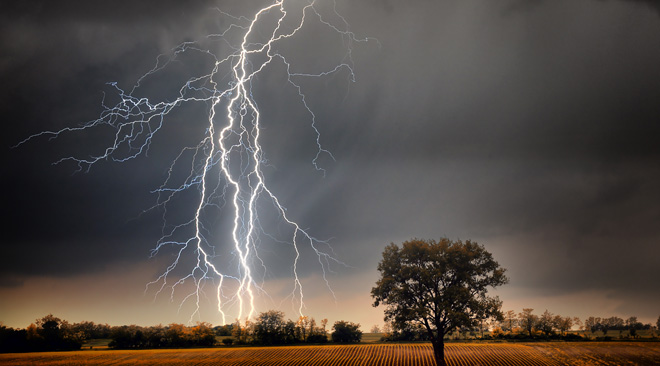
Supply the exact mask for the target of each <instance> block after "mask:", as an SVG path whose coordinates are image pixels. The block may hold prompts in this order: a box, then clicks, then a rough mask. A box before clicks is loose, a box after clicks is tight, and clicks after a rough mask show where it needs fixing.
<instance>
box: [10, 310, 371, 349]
mask: <svg viewBox="0 0 660 366" xmlns="http://www.w3.org/2000/svg"><path fill="white" fill-rule="evenodd" d="M327 322H328V321H327V319H323V320H322V321H321V325H320V326H319V325H317V323H316V321H315V320H314V318H308V317H306V316H301V317H300V318H299V319H298V320H297V321H295V322H294V321H293V320H286V321H285V320H284V313H282V312H280V311H275V310H270V311H267V312H264V313H261V314H260V315H259V316H258V317H257V318H256V319H255V320H254V321H247V322H246V323H245V324H241V323H239V322H236V323H234V324H228V325H222V326H216V327H212V326H211V324H209V323H206V322H198V323H197V324H195V325H194V326H185V325H183V324H176V323H174V324H169V325H166V326H163V325H156V326H150V327H142V326H138V325H123V326H110V325H108V324H94V323H93V322H87V321H86V322H81V323H74V324H71V323H69V322H67V321H66V320H61V319H60V318H57V317H55V316H53V315H52V314H49V315H47V316H45V317H43V318H40V319H37V320H36V322H35V323H33V324H30V326H28V328H27V329H13V328H8V327H5V326H3V325H0V352H34V351H66V350H76V349H80V348H81V347H82V344H83V343H84V341H86V340H88V339H100V338H106V339H107V338H109V339H111V341H110V343H109V344H108V346H109V347H110V348H115V349H143V348H144V349H146V348H185V347H210V346H213V345H215V344H216V340H217V338H216V337H221V338H223V340H222V343H223V344H225V345H231V344H255V345H274V344H299V343H317V344H318V343H326V342H328V331H327V330H326V326H327ZM359 327H360V324H356V323H352V322H347V321H338V322H335V324H334V325H333V332H332V333H331V338H332V341H333V342H337V343H351V342H359V341H360V340H361V338H362V332H361V331H360V330H359Z"/></svg>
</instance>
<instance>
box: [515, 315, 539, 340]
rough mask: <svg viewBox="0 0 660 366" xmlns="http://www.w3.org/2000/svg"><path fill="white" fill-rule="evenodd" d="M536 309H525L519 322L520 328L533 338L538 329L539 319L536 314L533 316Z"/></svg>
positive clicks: (519, 317)
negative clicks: (535, 330) (533, 333)
mask: <svg viewBox="0 0 660 366" xmlns="http://www.w3.org/2000/svg"><path fill="white" fill-rule="evenodd" d="M533 311H534V309H532V308H524V309H523V311H522V313H520V314H518V320H519V321H520V326H521V327H522V328H523V329H524V330H525V331H527V334H528V335H529V337H532V332H533V331H534V329H535V328H536V326H537V324H538V321H539V317H538V316H536V315H535V314H532V312H533Z"/></svg>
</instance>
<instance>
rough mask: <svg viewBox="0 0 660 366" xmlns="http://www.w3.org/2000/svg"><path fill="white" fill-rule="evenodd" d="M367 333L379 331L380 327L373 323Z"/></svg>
mask: <svg viewBox="0 0 660 366" xmlns="http://www.w3.org/2000/svg"><path fill="white" fill-rule="evenodd" d="M369 333H380V327H378V324H374V326H373V327H371V329H370V330H369Z"/></svg>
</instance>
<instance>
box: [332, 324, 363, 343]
mask: <svg viewBox="0 0 660 366" xmlns="http://www.w3.org/2000/svg"><path fill="white" fill-rule="evenodd" d="M332 329H333V332H332V341H333V342H336V343H358V342H360V340H362V331H361V330H360V324H358V323H353V322H347V321H344V320H340V321H337V322H335V324H334V325H333V326H332Z"/></svg>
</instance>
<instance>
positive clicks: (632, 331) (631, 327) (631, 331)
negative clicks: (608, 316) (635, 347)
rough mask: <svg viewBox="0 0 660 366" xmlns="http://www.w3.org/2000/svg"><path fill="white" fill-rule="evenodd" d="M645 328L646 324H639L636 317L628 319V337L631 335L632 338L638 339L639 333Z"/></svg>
mask: <svg viewBox="0 0 660 366" xmlns="http://www.w3.org/2000/svg"><path fill="white" fill-rule="evenodd" d="M643 327H644V324H642V323H640V322H638V321H637V317H636V316H631V317H630V318H628V319H626V328H628V335H630V336H631V337H632V338H637V331H638V330H640V329H642V328H643Z"/></svg>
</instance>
